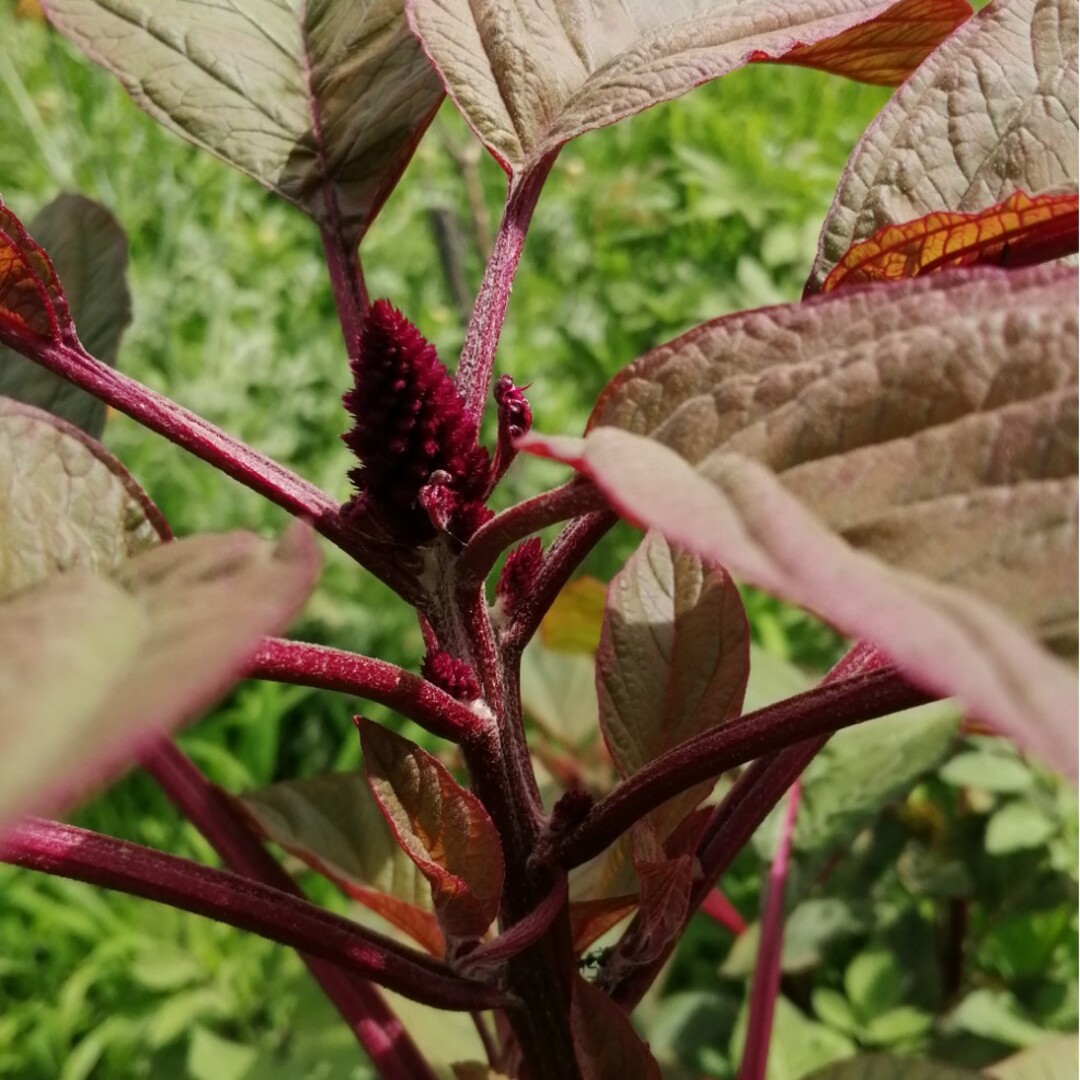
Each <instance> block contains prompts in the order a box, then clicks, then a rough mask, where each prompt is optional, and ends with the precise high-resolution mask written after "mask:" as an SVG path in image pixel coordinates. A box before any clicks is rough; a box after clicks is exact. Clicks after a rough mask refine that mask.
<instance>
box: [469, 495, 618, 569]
mask: <svg viewBox="0 0 1080 1080" xmlns="http://www.w3.org/2000/svg"><path fill="white" fill-rule="evenodd" d="M603 506H606V503H605V502H604V497H603V496H602V495H601V494H600V493H599V492H598V491H597V490H596V488H594V487H593V486H592V484H589V483H583V482H582V481H581V480H579V479H577V478H575V479H573V480H570V481H568V482H567V483H565V484H563V485H562V486H561V487H557V488H553V489H552V490H551V491H545V492H544V493H543V494H542V495H534V496H533V497H532V498H531V499H526V500H525V501H524V502H520V503H518V504H517V505H516V506H511V507H510V508H509V509H508V510H504V511H503V512H502V513H501V514H496V515H495V517H493V518H492V519H491V520H490V521H488V522H486V523H485V524H484V525H481V526H480V528H479V529H477V530H476V532H475V533H474V534H473V536H472V539H471V540H469V542H468V544H466V545H465V550H464V551H463V552H462V553H461V557H460V559H459V560H458V565H457V574H458V580H459V581H460V583H461V585H462V587H473V586H475V585H479V584H480V583H481V582H482V581H484V580H485V579H486V578H487V576H488V574H489V573H490V572H491V568H492V567H493V566H494V565H495V561H496V560H497V559H498V557H499V556H500V555H501V554H502V553H503V552H504V551H505V550H506V549H507V548H508V547H510V546H511V545H512V544H515V543H517V541H518V540H523V539H524V538H525V537H526V536H530V535H532V534H533V533H535V532H539V531H540V530H541V529H546V528H547V527H548V526H549V525H555V524H557V523H558V522H560V521H566V520H567V518H573V517H576V516H577V515H579V514H588V513H589V512H590V511H597V510H599V509H600V507H603ZM613 520H614V518H613Z"/></svg>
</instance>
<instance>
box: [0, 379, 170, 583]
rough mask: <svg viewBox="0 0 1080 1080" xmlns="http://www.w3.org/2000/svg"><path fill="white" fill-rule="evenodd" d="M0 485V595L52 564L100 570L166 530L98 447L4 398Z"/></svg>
mask: <svg viewBox="0 0 1080 1080" xmlns="http://www.w3.org/2000/svg"><path fill="white" fill-rule="evenodd" d="M0 489H2V490H3V491H4V492H5V498H4V500H3V501H2V502H0V597H3V596H5V595H7V594H8V593H11V592H14V591H15V590H16V589H21V588H25V587H26V586H27V585H32V584H35V583H36V582H38V581H41V580H42V579H43V578H45V577H47V576H48V575H49V574H51V573H54V572H56V571H58V570H73V569H82V570H93V571H100V572H103V573H108V572H110V571H113V570H115V569H117V568H118V567H119V566H121V565H122V564H123V563H124V562H125V561H126V560H127V559H128V558H129V557H130V556H132V555H136V554H138V553H139V552H140V551H145V550H147V549H148V548H151V547H153V546H154V545H155V544H156V543H157V542H158V540H159V539H161V538H162V537H167V536H168V526H166V525H165V523H164V521H163V519H162V517H161V515H160V514H159V513H158V511H157V509H156V508H155V507H154V506H153V504H152V503H151V502H150V500H149V499H148V498H147V497H146V495H145V494H144V493H143V492H142V491H141V490H140V488H139V487H138V485H136V484H135V482H134V481H133V480H132V479H131V477H130V476H129V475H128V474H127V473H126V472H125V471H124V467H123V466H122V465H121V464H120V463H119V462H118V461H117V460H116V459H115V458H114V457H113V456H112V455H111V454H110V453H108V451H106V450H105V448H104V447H103V446H101V445H100V444H99V443H96V442H94V441H93V439H90V438H88V437H87V436H86V435H84V434H83V433H82V432H81V431H80V430H79V429H77V428H74V427H72V426H71V425H70V424H67V423H65V422H64V421H62V420H57V419H56V418H55V417H53V416H50V415H49V414H48V413H45V412H41V411H40V410H39V409H35V408H33V407H32V406H30V405H22V404H19V403H18V402H15V401H11V400H9V399H8V398H0Z"/></svg>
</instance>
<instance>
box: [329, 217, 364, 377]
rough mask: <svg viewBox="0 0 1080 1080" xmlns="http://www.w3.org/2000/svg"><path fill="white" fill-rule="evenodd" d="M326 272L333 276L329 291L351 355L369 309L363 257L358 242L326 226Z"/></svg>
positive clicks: (339, 230)
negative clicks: (331, 292) (358, 248)
mask: <svg viewBox="0 0 1080 1080" xmlns="http://www.w3.org/2000/svg"><path fill="white" fill-rule="evenodd" d="M320 235H321V237H322V244H323V253H324V254H325V255H326V269H327V272H328V273H329V275H330V288H331V289H332V290H333V292H334V304H335V306H336V307H337V312H338V320H339V321H340V323H341V334H342V337H344V339H345V349H346V351H347V352H348V353H349V355H350V356H351V355H352V354H353V350H354V349H355V348H356V342H357V339H358V338H359V336H360V325H361V323H362V322H363V319H364V312H365V311H366V310H367V306H368V294H367V285H366V284H365V283H364V272H363V270H362V269H361V266H360V255H359V252H358V251H357V245H356V242H355V240H350V239H349V238H348V237H347V236H346V235H345V233H344V232H343V230H341V229H339V228H330V227H324V228H322V229H321V230H320Z"/></svg>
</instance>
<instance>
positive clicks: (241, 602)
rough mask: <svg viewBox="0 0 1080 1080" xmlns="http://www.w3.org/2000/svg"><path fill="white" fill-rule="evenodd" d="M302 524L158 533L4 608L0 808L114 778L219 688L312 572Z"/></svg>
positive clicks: (73, 792) (298, 598) (313, 561)
mask: <svg viewBox="0 0 1080 1080" xmlns="http://www.w3.org/2000/svg"><path fill="white" fill-rule="evenodd" d="M317 566H318V554H317V551H316V549H315V545H314V543H313V541H312V539H311V536H310V534H309V532H308V531H307V530H306V529H302V528H300V527H297V528H296V529H294V530H292V531H291V532H290V533H288V534H287V535H286V537H285V539H284V540H283V541H282V542H281V543H280V544H279V545H277V546H275V545H273V544H270V543H267V542H266V541H264V540H260V539H258V538H257V537H255V536H252V535H250V534H247V533H230V534H226V535H222V536H200V537H193V538H191V539H186V540H180V541H176V542H174V543H170V544H163V545H161V546H160V547H157V548H155V549H153V550H151V551H147V552H144V553H143V554H141V555H138V556H136V557H135V558H133V559H131V560H129V561H128V562H126V563H125V564H124V565H122V566H121V567H120V568H118V569H117V570H116V571H115V572H114V574H113V576H112V578H111V579H106V578H103V577H102V578H99V577H93V576H90V575H88V574H85V573H83V572H81V571H73V572H72V573H69V574H59V575H53V576H51V577H49V578H47V579H45V581H44V582H42V583H41V584H39V585H37V586H32V587H30V588H29V589H24V590H22V591H21V592H19V593H16V594H15V595H14V596H12V597H10V598H9V599H8V600H6V601H5V602H4V603H3V605H2V609H3V614H2V616H0V635H2V641H0V740H2V744H3V745H2V747H0V769H2V777H0V821H2V820H4V819H6V818H9V817H10V816H12V815H13V814H15V813H18V812H31V811H34V810H40V809H51V808H54V807H56V806H57V805H64V804H66V803H69V802H71V801H73V800H74V799H75V798H76V797H78V796H80V795H83V794H85V793H86V791H87V790H88V789H89V788H90V787H93V786H96V785H97V784H99V783H101V782H102V781H103V780H105V779H107V778H110V777H111V776H112V775H113V774H114V773H115V771H116V770H117V767H118V766H119V765H121V764H122V763H123V762H125V761H127V760H129V759H130V758H131V757H134V756H136V755H137V754H138V752H139V750H140V748H141V747H142V745H144V744H145V743H146V742H147V741H148V740H149V739H151V738H153V737H156V736H157V735H158V734H159V733H160V732H162V731H165V730H168V729H170V728H172V727H174V726H175V725H176V724H178V723H181V722H182V721H184V720H186V719H189V718H190V717H192V716H193V715H195V714H196V713H198V712H199V711H200V710H202V709H203V708H205V707H206V706H207V705H208V704H209V703H210V702H211V701H212V700H214V699H215V698H216V697H218V696H219V695H220V694H221V693H222V692H223V691H224V690H225V689H226V688H227V687H228V686H229V685H230V683H231V682H232V681H234V680H235V679H236V678H237V676H238V675H239V674H240V672H241V670H242V669H243V665H244V663H245V662H246V661H247V659H248V657H249V656H250V654H251V653H252V652H253V651H254V649H255V647H256V645H257V644H258V640H259V638H261V637H262V636H263V635H265V634H273V633H277V632H280V631H281V630H283V629H284V628H285V626H286V625H287V624H288V622H289V620H290V619H291V618H292V617H293V615H295V613H296V612H297V611H298V610H299V608H300V606H301V605H302V603H303V601H304V599H305V598H306V597H307V594H308V593H309V592H310V590H311V587H312V585H313V584H314V580H315V575H316V570H317Z"/></svg>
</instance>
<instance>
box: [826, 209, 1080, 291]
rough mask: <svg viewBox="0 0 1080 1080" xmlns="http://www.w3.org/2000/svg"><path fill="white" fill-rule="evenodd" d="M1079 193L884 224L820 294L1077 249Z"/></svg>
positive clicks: (1048, 256)
mask: <svg viewBox="0 0 1080 1080" xmlns="http://www.w3.org/2000/svg"><path fill="white" fill-rule="evenodd" d="M1078 205H1080V199H1078V198H1077V196H1076V195H1040V196H1038V197H1037V198H1035V199H1030V198H1028V196H1027V195H1025V194H1024V193H1023V192H1022V191H1017V192H1014V193H1013V194H1012V195H1010V196H1009V197H1008V198H1007V199H1006V200H1005V201H1004V202H1001V203H997V204H995V205H994V206H991V207H989V208H988V209H986V210H981V211H979V212H978V213H975V214H958V213H948V212H944V211H938V212H937V213H934V214H927V215H926V217H922V218H917V219H916V220H915V221H907V222H904V223H903V224H902V225H886V226H885V227H884V228H882V229H879V230H878V231H877V232H876V233H874V235H873V236H871V237H870V238H869V239H868V240H860V241H859V242H858V243H857V244H853V245H852V246H851V247H850V248H849V249H848V251H847V252H846V253H845V254H844V256H843V258H841V259H840V261H839V262H838V263H837V264H836V266H834V267H833V268H832V270H831V271H830V272H829V276H828V277H827V278H826V279H825V280H824V282H822V285H821V291H822V292H832V290H833V289H836V288H839V287H840V286H841V285H857V284H859V283H861V282H868V281H897V280H899V279H901V278H912V277H919V276H920V275H921V274H929V273H933V272H934V271H936V270H944V269H946V268H947V267H955V266H976V265H982V266H1028V265H1031V264H1033V263H1039V262H1046V261H1048V260H1050V259H1056V258H1060V257H1061V256H1063V255H1069V254H1071V253H1073V252H1075V251H1076V250H1077V225H1078V216H1080V215H1078V213H1077V209H1078Z"/></svg>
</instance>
